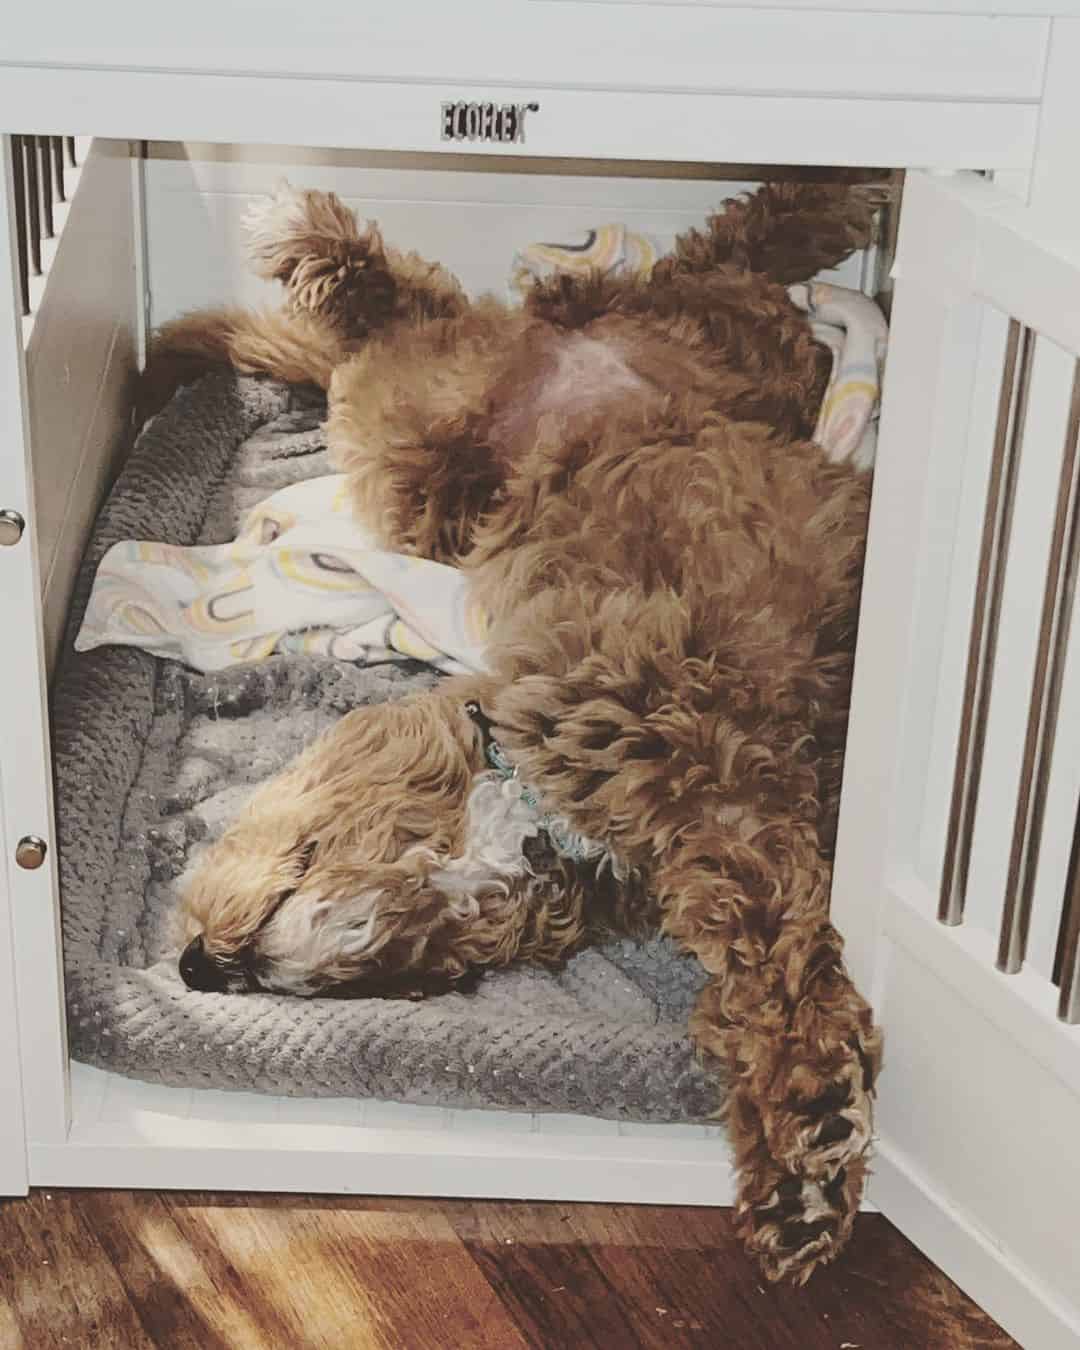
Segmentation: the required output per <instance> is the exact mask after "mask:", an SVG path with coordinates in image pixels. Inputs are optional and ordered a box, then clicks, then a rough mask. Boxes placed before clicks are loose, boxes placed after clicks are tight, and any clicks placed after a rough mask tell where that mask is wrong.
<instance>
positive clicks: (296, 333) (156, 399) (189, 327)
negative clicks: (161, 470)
mask: <svg viewBox="0 0 1080 1350" xmlns="http://www.w3.org/2000/svg"><path fill="white" fill-rule="evenodd" d="M348 350H349V346H348V343H347V342H346V340H345V339H344V338H343V337H342V335H341V334H340V333H339V332H338V331H337V329H336V328H334V327H333V326H331V325H330V324H326V323H323V322H320V321H319V320H318V319H316V318H314V317H311V316H309V315H306V314H289V313H285V312H282V311H277V312H275V311H271V310H246V309H238V308H224V309H204V310H198V311H196V312H195V313H192V314H185V315H182V316H181V317H180V318H179V319H173V320H172V321H171V322H170V323H167V324H164V325H163V326H162V327H161V328H160V329H159V330H158V331H157V333H156V334H155V336H154V339H153V342H152V343H151V346H150V353H149V359H148V361H147V367H146V371H145V372H144V374H143V377H142V380H141V383H140V388H139V397H138V409H137V412H138V417H139V420H140V422H142V421H145V420H146V418H148V417H151V416H152V415H153V414H154V413H156V412H159V411H160V410H161V409H162V408H163V407H164V406H165V404H166V403H167V402H168V401H169V399H170V398H171V397H172V396H173V394H174V393H175V392H176V390H177V389H178V388H179V387H180V386H181V385H183V384H191V383H192V382H193V381H194V380H196V379H198V378H199V376H200V375H203V374H205V373H206V372H207V371H210V370H213V369H216V368H219V367H221V366H231V367H232V368H233V369H234V370H236V371H239V372H240V373H241V374H244V375H270V376H272V377H273V378H274V379H277V380H284V381H286V382H287V383H289V384H308V385H316V386H317V387H318V388H320V389H328V388H329V387H330V376H331V374H332V373H333V370H334V367H335V366H338V365H340V364H341V362H342V361H343V360H344V359H345V357H346V355H347V354H348Z"/></svg>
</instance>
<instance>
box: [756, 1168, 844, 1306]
mask: <svg viewBox="0 0 1080 1350" xmlns="http://www.w3.org/2000/svg"><path fill="white" fill-rule="evenodd" d="M864 1175H865V1166H864V1164H863V1162H862V1160H861V1159H857V1160H856V1161H855V1162H854V1163H852V1164H851V1166H849V1167H847V1168H841V1169H840V1170H839V1171H838V1172H837V1173H836V1174H835V1175H834V1176H833V1178H832V1180H830V1181H825V1180H824V1179H820V1180H816V1181H811V1180H809V1179H808V1178H806V1177H804V1176H793V1175H791V1174H790V1173H783V1172H780V1171H779V1170H778V1169H775V1167H772V1166H770V1168H769V1169H768V1172H767V1174H766V1175H764V1176H760V1177H755V1176H750V1177H747V1178H745V1179H744V1190H743V1195H742V1197H741V1199H740V1201H739V1205H738V1207H737V1209H736V1214H735V1227H736V1231H737V1233H738V1234H739V1236H740V1237H741V1238H742V1239H743V1242H744V1243H745V1245H746V1249H747V1251H749V1252H750V1253H751V1254H752V1255H753V1256H755V1257H756V1258H757V1260H758V1262H759V1264H760V1265H761V1268H762V1271H763V1272H764V1274H765V1276H766V1277H767V1278H768V1279H769V1280H771V1281H774V1282H775V1281H779V1280H788V1281H790V1282H791V1283H793V1284H805V1283H806V1281H807V1280H808V1279H809V1278H810V1276H811V1275H812V1274H813V1272H814V1271H815V1270H816V1269H817V1267H818V1266H822V1265H825V1264H827V1263H828V1262H829V1261H832V1260H833V1259H834V1258H835V1257H836V1256H837V1255H838V1254H839V1252H840V1251H841V1249H842V1248H843V1246H844V1244H845V1243H846V1242H847V1240H848V1238H849V1237H850V1235H851V1229H852V1225H853V1224H854V1222H855V1215H856V1213H857V1212H858V1208H859V1200H860V1198H861V1196H862V1187H863V1178H864ZM777 1178H779V1179H777Z"/></svg>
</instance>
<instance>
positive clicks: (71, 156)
mask: <svg viewBox="0 0 1080 1350" xmlns="http://www.w3.org/2000/svg"><path fill="white" fill-rule="evenodd" d="M64 145H65V146H66V147H67V157H68V163H69V164H70V165H71V167H72V168H73V169H77V168H78V167H79V162H78V160H77V159H76V158H75V137H74V136H65V137H64Z"/></svg>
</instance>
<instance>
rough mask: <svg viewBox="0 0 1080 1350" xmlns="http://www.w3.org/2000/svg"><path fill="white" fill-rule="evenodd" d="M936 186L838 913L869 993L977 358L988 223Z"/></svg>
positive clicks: (924, 226) (894, 335)
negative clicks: (937, 556) (943, 464)
mask: <svg viewBox="0 0 1080 1350" xmlns="http://www.w3.org/2000/svg"><path fill="white" fill-rule="evenodd" d="M935 191H936V190H935V187H934V184H933V182H932V180H928V179H924V178H923V177H922V176H921V175H909V180H908V185H907V188H906V193H905V196H906V198H907V200H906V201H905V205H904V211H903V214H902V217H901V225H900V238H899V241H898V259H897V266H896V276H897V283H896V294H895V300H894V307H893V314H892V325H891V336H890V352H889V361H888V369H887V372H886V378H885V387H884V398H883V402H882V410H881V436H880V451H879V458H878V464H877V468H876V470H875V480H874V496H873V503H872V507H871V514H870V528H869V537H868V546H867V554H866V567H865V571H864V580H863V601H862V606H861V610H860V618H859V640H858V647H857V652H856V660H855V679H854V685H853V690H852V700H851V717H850V722H849V732H848V750H847V756H846V760H845V768H844V785H843V793H842V800H841V812H840V831H839V837H838V843H837V855H836V866H835V871H834V878H833V891H832V910H833V914H834V915H835V917H836V921H837V924H838V926H839V928H840V929H841V931H842V932H843V933H844V938H845V943H846V951H847V959H848V962H849V965H850V967H851V969H852V971H853V974H854V976H855V978H856V981H857V982H858V983H859V984H860V985H861V987H862V988H863V989H864V991H867V992H869V991H870V990H871V989H872V988H873V987H874V985H875V983H876V979H875V969H876V966H877V962H878V957H879V955H880V942H879V937H878V934H879V929H880V918H881V906H882V905H883V904H884V902H885V892H884V889H883V880H884V877H885V874H886V873H887V871H888V870H890V869H892V868H894V867H901V868H904V869H911V868H914V866H915V863H916V858H917V840H918V828H919V825H918V822H919V821H920V820H921V816H922V802H923V793H924V787H925V775H924V774H921V773H919V772H918V762H919V761H925V757H926V754H927V728H926V726H925V723H924V708H925V703H926V693H925V690H923V691H922V692H919V691H918V687H917V680H916V681H915V683H914V685H913V678H912V674H911V672H912V670H913V669H914V670H916V671H918V670H923V671H924V673H925V674H927V676H928V678H931V679H934V678H936V675H935V674H934V673H933V663H932V661H931V662H927V663H926V665H925V668H924V665H923V659H922V650H921V647H920V646H919V632H918V626H917V623H916V618H917V616H918V615H919V614H920V613H921V612H922V611H921V603H922V599H923V597H924V596H925V595H927V594H929V595H931V596H932V597H934V598H935V601H936V599H937V598H938V597H939V593H940V590H941V578H940V575H939V574H938V573H937V572H935V571H928V570H927V569H926V568H925V566H924V547H923V541H924V538H925V534H924V521H925V516H926V509H927V502H928V499H929V493H928V485H929V483H930V481H931V472H932V466H933V464H934V463H935V461H936V460H937V459H938V458H943V459H944V458H950V457H952V456H954V455H956V454H957V453H958V447H957V444H956V442H955V440H954V439H953V436H954V433H955V430H956V426H957V423H958V421H962V419H960V418H957V417H956V416H954V415H953V413H952V412H950V401H951V400H953V399H960V403H961V405H962V404H963V386H964V380H963V378H962V376H961V377H958V376H957V374H956V372H957V371H963V370H964V368H965V365H967V366H970V365H971V364H972V363H973V361H974V352H973V350H972V349H971V346H970V328H971V322H972V320H971V316H970V315H969V314H967V313H965V314H963V315H962V316H961V318H960V319H958V320H957V322H955V323H954V322H952V320H951V316H952V314H953V313H954V311H956V310H957V309H958V308H959V309H961V310H966V308H967V307H968V306H969V305H970V303H971V301H970V277H971V255H972V249H973V240H974V222H973V219H972V217H971V215H970V213H969V212H968V211H966V210H965V209H963V208H962V207H955V208H954V207H951V206H950V204H949V203H948V202H946V203H944V204H943V205H942V206H941V207H940V209H935V210H934V212H933V216H932V218H929V217H928V213H927V212H926V211H925V210H920V209H919V207H920V206H921V205H922V203H923V198H924V196H926V195H928V194H933V193H935ZM912 203H913V204H914V205H912ZM950 260H951V267H949V266H946V264H948V263H949V262H950ZM943 270H944V272H945V275H944V276H943V275H942V271H943ZM943 372H947V374H946V373H943ZM950 376H951V378H949V377H950ZM911 756H914V757H915V771H914V772H913V771H912V768H911V765H910V764H909V758H910V757H911Z"/></svg>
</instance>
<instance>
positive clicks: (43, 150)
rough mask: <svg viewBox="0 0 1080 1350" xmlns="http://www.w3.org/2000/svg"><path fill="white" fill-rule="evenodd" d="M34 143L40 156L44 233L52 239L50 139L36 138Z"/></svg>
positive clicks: (44, 137) (47, 237) (45, 137)
mask: <svg viewBox="0 0 1080 1350" xmlns="http://www.w3.org/2000/svg"><path fill="white" fill-rule="evenodd" d="M34 141H35V143H36V145H37V151H38V155H39V157H40V171H39V175H38V176H39V177H40V179H41V218H42V223H43V233H44V235H45V238H46V239H52V238H53V235H54V231H53V216H52V208H53V191H52V164H51V162H50V158H49V138H48V137H47V136H35V137H34Z"/></svg>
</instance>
